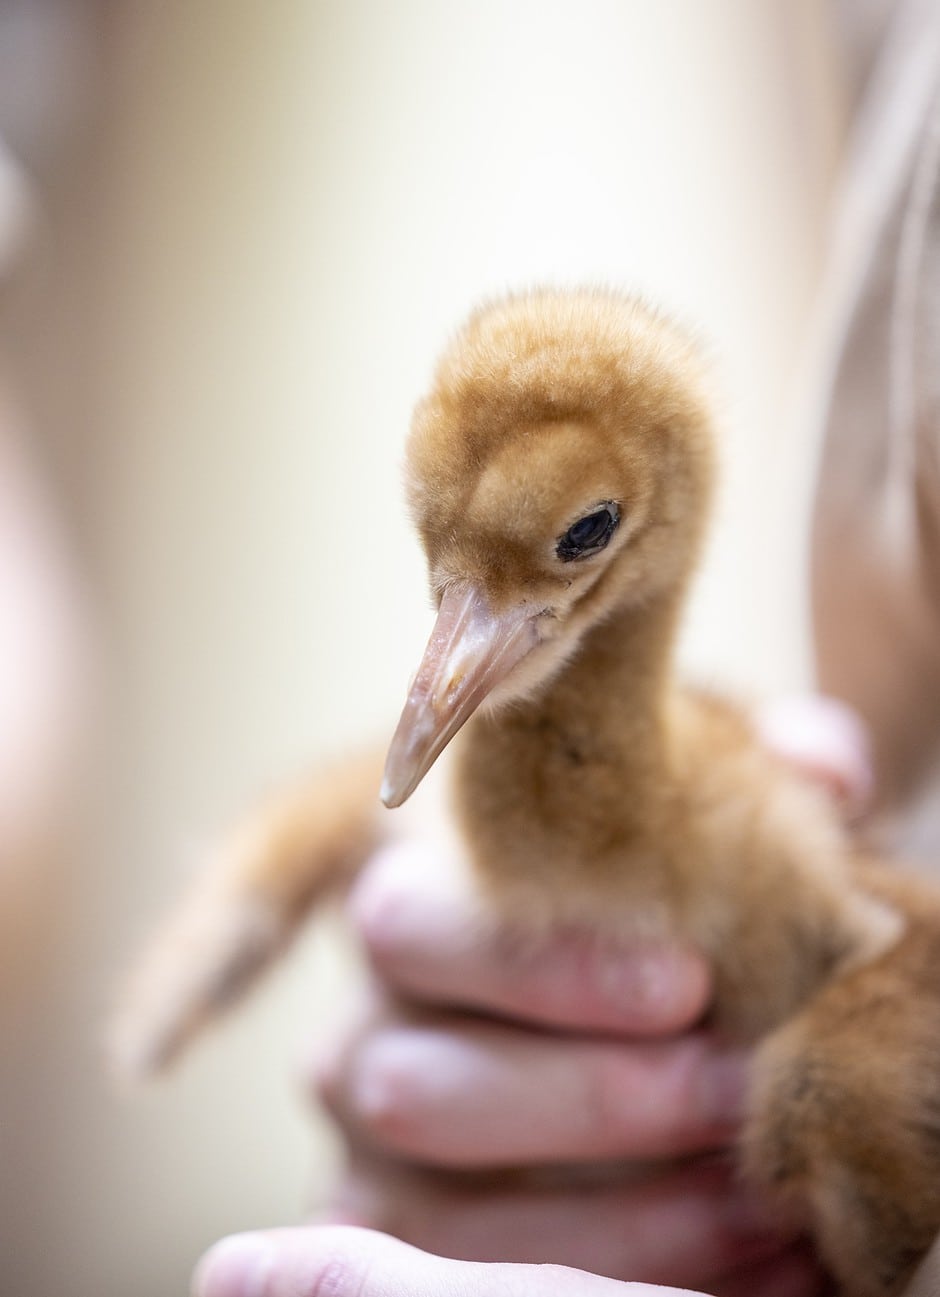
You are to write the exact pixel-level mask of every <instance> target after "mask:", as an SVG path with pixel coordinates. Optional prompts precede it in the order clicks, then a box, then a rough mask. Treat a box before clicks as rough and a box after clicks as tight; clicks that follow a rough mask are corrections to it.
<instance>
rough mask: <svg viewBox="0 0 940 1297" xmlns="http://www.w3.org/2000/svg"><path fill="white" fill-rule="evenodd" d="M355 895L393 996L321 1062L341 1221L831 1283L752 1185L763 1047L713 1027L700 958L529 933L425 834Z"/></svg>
mask: <svg viewBox="0 0 940 1297" xmlns="http://www.w3.org/2000/svg"><path fill="white" fill-rule="evenodd" d="M351 910H352V913H353V916H354V921H355V923H356V926H357V927H358V929H359V931H360V933H361V935H362V937H363V940H364V943H365V946H366V949H367V951H368V953H369V956H370V959H371V961H372V964H373V966H374V968H375V970H376V991H375V1002H374V1004H373V1005H372V1006H371V1009H370V1012H369V1014H368V1015H367V1016H366V1017H365V1019H364V1020H363V1021H362V1022H360V1023H359V1024H358V1025H357V1026H356V1028H355V1029H354V1031H353V1032H352V1033H351V1034H350V1035H349V1037H348V1038H347V1039H346V1040H345V1041H344V1042H343V1043H342V1045H341V1046H340V1047H338V1048H337V1049H336V1050H335V1052H334V1053H333V1055H332V1057H331V1059H330V1061H329V1063H328V1064H327V1065H326V1066H325V1067H323V1066H321V1068H320V1076H319V1089H320V1091H321V1093H322V1095H323V1097H325V1099H326V1101H327V1104H328V1106H329V1107H330V1108H331V1110H332V1111H333V1113H334V1115H335V1116H336V1118H337V1120H338V1121H339V1123H340V1126H341V1127H342V1129H343V1130H344V1132H345V1134H346V1138H347V1141H348V1143H349V1148H350V1170H349V1175H348V1179H347V1181H346V1183H345V1184H344V1186H343V1187H342V1189H341V1191H340V1194H339V1198H338V1201H337V1206H336V1213H335V1218H337V1219H339V1220H344V1221H349V1222H353V1223H357V1224H362V1225H368V1226H371V1227H374V1228H379V1229H383V1230H386V1231H388V1232H390V1233H393V1234H395V1235H397V1236H398V1237H401V1238H403V1239H405V1240H407V1241H408V1242H410V1243H413V1244H416V1245H417V1246H419V1247H422V1248H424V1249H426V1250H428V1251H431V1252H437V1253H443V1254H445V1255H447V1256H452V1257H460V1258H464V1259H468V1260H481V1261H482V1260H494V1259H499V1260H503V1261H540V1262H554V1263H558V1264H562V1265H573V1266H577V1267H579V1268H583V1269H586V1270H591V1271H594V1272H598V1273H602V1274H606V1275H610V1276H613V1277H617V1278H630V1279H634V1280H645V1281H648V1282H660V1283H673V1284H688V1283H693V1284H696V1285H702V1284H707V1285H708V1286H709V1289H710V1291H712V1292H713V1293H715V1294H720V1295H721V1297H737V1294H739V1293H740V1294H743V1293H749V1294H753V1293H760V1294H762V1297H763V1293H764V1292H765V1291H766V1292H768V1293H770V1292H776V1291H779V1292H780V1293H786V1294H787V1297H790V1295H791V1294H792V1295H793V1297H804V1295H808V1294H810V1293H813V1292H815V1291H816V1287H815V1285H816V1283H817V1276H816V1274H815V1271H814V1270H813V1269H812V1266H811V1264H810V1263H809V1262H808V1260H807V1258H806V1257H805V1256H804V1255H803V1253H802V1250H801V1249H800V1247H799V1245H794V1244H793V1243H792V1233H791V1232H788V1231H787V1230H786V1229H785V1228H776V1227H775V1226H776V1222H775V1221H774V1220H773V1219H772V1218H771V1217H770V1216H768V1214H767V1212H766V1211H765V1210H764V1209H763V1208H762V1207H761V1206H760V1205H759V1204H756V1203H755V1202H754V1200H753V1196H752V1195H751V1194H749V1193H746V1192H744V1191H743V1190H742V1188H741V1187H740V1186H739V1185H738V1184H737V1183H736V1180H735V1175H734V1170H733V1165H732V1159H731V1158H730V1157H729V1156H727V1152H726V1150H727V1146H728V1145H729V1143H730V1142H731V1141H732V1139H733V1136H734V1132H735V1130H736V1128H737V1123H738V1119H739V1115H740V1106H741V1101H742V1097H743V1092H744V1088H745V1080H746V1059H745V1058H744V1056H743V1055H742V1054H741V1053H740V1052H739V1051H737V1050H731V1049H728V1048H726V1047H723V1046H722V1045H721V1044H720V1043H719V1042H718V1041H716V1040H715V1039H714V1038H712V1037H711V1036H710V1035H709V1033H708V1032H707V1031H705V1030H703V1029H701V1028H697V1027H696V1026H695V1024H696V1023H698V1022H699V1020H700V1019H701V1017H702V1015H703V1014H704V1012H705V1010H706V1009H707V1006H708V1003H709V1000H710V995H711V983H710V976H709V972H708V969H707V967H706V966H705V964H704V963H703V961H702V960H700V959H699V958H698V957H697V956H696V955H694V954H693V953H692V952H691V951H684V950H680V949H673V948H649V949H645V950H644V949H634V950H631V951H626V950H622V949H613V948H611V947H610V946H606V945H604V944H603V943H602V942H600V941H599V940H598V939H596V938H594V937H590V936H588V935H587V934H578V933H574V932H568V933H561V934H555V935H554V936H553V938H552V941H551V944H550V945H545V946H543V947H541V948H539V947H535V946H531V947H528V948H525V949H519V948H518V947H517V946H512V945H510V944H509V943H508V942H507V941H506V939H505V937H504V936H503V935H501V934H500V933H499V932H498V931H496V930H495V929H494V928H493V926H492V924H491V921H490V920H489V919H488V916H487V915H486V914H485V913H484V911H483V908H482V905H481V902H480V901H479V900H478V899H477V897H476V895H475V893H474V891H473V888H472V886H471V884H470V882H469V880H468V879H466V878H465V877H464V876H463V875H462V874H461V872H460V870H459V869H458V868H457V867H456V866H454V867H452V868H448V867H447V866H446V863H445V862H444V861H442V860H440V859H437V858H434V859H428V858H427V853H426V852H424V851H422V850H421V849H420V848H417V847H414V846H409V847H399V848H395V849H390V850H388V851H386V852H383V853H381V854H380V855H379V856H377V857H376V858H375V860H374V861H373V862H372V864H371V865H370V867H369V869H368V870H367V871H366V873H365V874H364V875H363V877H362V878H361V880H360V882H359V884H358V886H357V888H356V891H355V893H354V896H353V898H352V904H351ZM499 1168H515V1170H513V1171H512V1172H511V1173H510V1174H507V1173H506V1172H505V1170H503V1172H502V1173H500V1172H499ZM519 1168H525V1170H520V1169H519ZM494 1170H495V1171H496V1173H495V1174H494ZM772 1285H781V1286H780V1287H779V1289H777V1288H775V1287H772Z"/></svg>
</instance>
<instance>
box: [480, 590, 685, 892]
mask: <svg viewBox="0 0 940 1297" xmlns="http://www.w3.org/2000/svg"><path fill="white" fill-rule="evenodd" d="M680 605H681V595H680V593H679V592H675V593H673V592H668V593H664V594H660V595H659V596H658V597H657V598H656V599H655V600H654V601H652V602H648V603H644V604H643V605H642V606H638V607H631V608H625V609H620V610H618V611H616V612H615V613H613V614H612V615H611V616H609V617H606V618H604V619H603V620H602V621H600V622H598V623H596V624H595V625H593V626H592V627H590V628H589V629H588V630H587V632H586V633H585V634H584V637H583V639H582V640H581V643H580V645H579V647H578V649H577V651H576V653H575V655H574V656H573V657H572V658H571V659H570V660H569V661H568V662H567V663H566V665H565V666H564V667H563V668H562V669H561V670H560V671H559V672H558V673H557V674H555V675H554V676H552V677H551V678H550V679H549V680H548V681H547V683H546V684H545V685H544V687H543V688H542V689H541V690H539V691H538V692H537V693H535V694H534V695H533V696H532V697H530V698H528V699H526V700H525V701H523V702H519V703H515V704H510V705H508V706H506V707H505V708H503V709H502V710H500V711H498V712H496V713H494V714H491V715H481V716H478V717H476V718H474V720H473V721H471V723H470V724H469V725H468V726H467V727H466V731H465V735H464V738H463V743H462V745H461V752H460V757H459V767H458V769H459V774H458V780H457V791H458V797H459V803H460V809H461V811H462V817H463V819H464V822H465V823H466V824H467V825H468V828H469V830H470V833H471V834H472V835H473V836H474V837H475V838H477V839H478V841H479V842H480V845H481V846H483V849H484V851H488V850H493V849H495V848H496V846H497V843H498V840H499V837H500V829H501V828H502V829H508V831H509V833H510V834H511V836H512V838H513V839H517V838H519V837H521V836H522V835H528V836H529V838H530V840H532V841H533V842H534V839H535V838H538V839H539V840H540V841H541V843H542V847H543V849H546V850H548V849H549V844H551V845H554V844H558V847H559V853H560V855H563V854H564V850H565V848H564V843H565V842H569V843H570V842H572V841H573V842H575V844H576V848H577V850H578V851H579V852H582V851H583V852H585V853H591V852H593V853H595V854H596V855H597V856H598V857H600V856H602V855H603V854H604V852H605V850H606V849H607V848H608V847H609V846H610V845H611V842H612V840H613V839H614V838H616V839H618V840H619V841H621V842H622V841H623V840H625V839H639V838H643V839H646V838H647V837H649V836H650V835H651V834H653V833H655V832H656V831H657V821H658V820H659V818H660V813H661V812H662V809H663V793H664V790H665V789H666V788H667V787H668V778H667V746H668V745H667V726H666V719H665V718H666V702H667V697H668V691H669V681H670V676H671V665H672V646H673V641H674V639H675V633H676V627H677V620H678V613H679V609H680ZM546 865H547V862H546ZM506 867H507V861H506V858H505V854H503V862H502V864H501V865H500V868H501V869H505V868H506ZM509 868H512V865H511V864H509Z"/></svg>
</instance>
